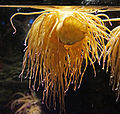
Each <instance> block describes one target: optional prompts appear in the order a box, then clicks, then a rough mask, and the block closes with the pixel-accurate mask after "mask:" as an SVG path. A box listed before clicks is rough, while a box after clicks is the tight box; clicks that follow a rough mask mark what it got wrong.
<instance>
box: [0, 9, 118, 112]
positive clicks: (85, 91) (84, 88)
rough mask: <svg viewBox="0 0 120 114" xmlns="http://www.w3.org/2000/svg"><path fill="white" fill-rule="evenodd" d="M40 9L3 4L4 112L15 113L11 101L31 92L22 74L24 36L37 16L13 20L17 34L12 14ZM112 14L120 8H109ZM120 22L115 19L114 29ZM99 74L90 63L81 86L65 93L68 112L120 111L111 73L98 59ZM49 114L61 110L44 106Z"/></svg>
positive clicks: (0, 91) (0, 108) (0, 107)
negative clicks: (9, 6)
mask: <svg viewBox="0 0 120 114" xmlns="http://www.w3.org/2000/svg"><path fill="white" fill-rule="evenodd" d="M19 11H21V12H29V11H36V10H32V9H21V8H0V114H12V113H13V112H12V111H11V110H10V106H9V105H8V103H9V102H10V101H11V100H12V99H13V97H12V95H13V94H14V93H16V92H24V93H27V92H29V90H28V80H23V82H21V81H20V79H19V78H18V76H19V74H20V72H21V67H22V58H23V55H24V52H23V49H24V48H25V47H24V45H23V44H24V39H25V36H26V34H27V31H28V30H29V28H30V25H31V21H30V20H31V19H34V18H35V17H36V15H35V16H17V17H15V18H14V20H13V22H14V24H15V26H16V28H17V33H16V34H13V28H12V27H11V25H10V21H9V19H10V17H11V16H12V15H13V14H14V13H15V12H19ZM107 14H108V15H109V16H110V17H111V18H112V17H119V14H120V12H108V13H107ZM117 25H119V23H118V22H114V23H113V26H112V27H110V29H112V28H114V27H116V26H117ZM95 66H96V72H97V76H96V77H94V73H93V69H92V67H91V66H88V68H87V70H86V73H85V75H84V79H83V82H82V85H81V88H80V89H79V90H77V91H76V92H74V91H73V87H72V85H71V87H70V89H69V91H68V93H67V94H66V96H65V103H66V112H67V114H120V100H119V101H118V102H116V101H115V100H116V97H115V93H114V92H112V90H111V87H110V86H109V75H110V74H109V73H106V72H105V71H104V70H102V68H101V67H102V66H99V65H98V64H97V63H95ZM37 94H39V93H37ZM42 107H43V110H44V112H45V113H46V114H48V113H49V114H58V111H48V110H47V109H46V108H45V106H42Z"/></svg>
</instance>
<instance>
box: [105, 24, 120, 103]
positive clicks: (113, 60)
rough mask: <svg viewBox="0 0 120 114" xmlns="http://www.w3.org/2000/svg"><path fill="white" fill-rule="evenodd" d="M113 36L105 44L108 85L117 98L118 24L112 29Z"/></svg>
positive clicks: (119, 63) (119, 83) (119, 85)
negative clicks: (109, 71) (109, 69)
mask: <svg viewBox="0 0 120 114" xmlns="http://www.w3.org/2000/svg"><path fill="white" fill-rule="evenodd" d="M112 32H113V34H114V37H112V38H111V39H110V40H109V42H108V43H107V45H106V49H107V53H106V54H107V55H108V60H107V71H108V68H109V66H110V67H111V76H110V85H112V90H115V91H116V93H117V99H116V101H118V99H119V95H120V26H118V27H116V28H114V29H113V30H112Z"/></svg>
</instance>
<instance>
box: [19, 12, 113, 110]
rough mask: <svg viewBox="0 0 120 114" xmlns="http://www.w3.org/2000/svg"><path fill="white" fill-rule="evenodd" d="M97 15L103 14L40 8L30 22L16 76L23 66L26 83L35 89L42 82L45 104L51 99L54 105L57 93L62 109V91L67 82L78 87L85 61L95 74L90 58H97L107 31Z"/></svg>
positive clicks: (63, 93)
mask: <svg viewBox="0 0 120 114" xmlns="http://www.w3.org/2000/svg"><path fill="white" fill-rule="evenodd" d="M23 15H24V13H23ZM100 16H104V17H107V16H106V15H104V14H101V15H100V14H99V15H93V14H89V13H86V12H77V11H70V13H69V12H67V13H65V12H64V11H58V10H56V11H43V12H41V15H40V16H38V17H37V18H36V20H35V21H34V23H33V24H32V26H31V29H30V30H29V32H28V35H27V37H26V40H25V42H26V45H27V47H26V50H25V55H24V58H23V68H22V72H21V74H20V77H22V75H23V73H24V70H25V68H26V66H27V69H28V70H27V75H26V77H28V76H29V87H31V85H33V88H34V89H35V88H37V89H39V87H40V85H41V84H43V85H44V92H43V100H46V103H47V104H48V107H51V105H50V106H49V104H51V99H52V100H53V102H52V104H53V107H56V97H59V103H60V105H61V110H63V109H64V95H65V92H66V91H67V90H68V89H69V86H70V84H71V83H73V84H74V90H76V88H78V87H80V85H81V82H82V78H83V75H84V73H85V71H86V68H87V65H88V63H89V62H90V64H92V67H93V69H94V73H95V74H96V72H95V66H94V62H95V61H98V62H99V60H100V58H99V54H98V52H100V53H101V52H102V54H103V55H104V54H105V44H104V39H109V37H110V35H109V34H108V33H111V31H110V30H109V29H108V28H106V27H105V25H104V23H103V21H102V19H101V18H100ZM107 18H108V17H107ZM73 28H74V29H73ZM73 30H75V31H73ZM72 31H73V32H72ZM74 32H76V35H74ZM107 32H108V33H107ZM111 34H112V33H111ZM71 36H72V37H71ZM84 62H85V65H83V63H84ZM82 68H83V70H81V69H82ZM31 80H32V82H31ZM37 82H38V87H37V86H36V85H37V84H36V83H37Z"/></svg>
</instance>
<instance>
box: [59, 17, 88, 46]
mask: <svg viewBox="0 0 120 114" xmlns="http://www.w3.org/2000/svg"><path fill="white" fill-rule="evenodd" d="M57 29H58V30H57V34H58V37H59V39H60V41H61V42H62V43H64V44H65V45H72V44H75V43H76V42H79V41H81V40H82V39H84V38H85V34H86V32H87V25H86V23H82V22H81V21H80V20H78V19H76V18H75V17H73V16H69V17H66V18H65V19H64V21H63V22H61V23H59V25H58V28H57Z"/></svg>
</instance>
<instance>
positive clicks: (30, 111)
mask: <svg viewBox="0 0 120 114" xmlns="http://www.w3.org/2000/svg"><path fill="white" fill-rule="evenodd" d="M16 95H17V96H18V95H20V96H22V97H20V98H18V99H16V100H14V101H13V102H12V103H11V109H12V110H13V109H15V110H16V112H15V114H41V108H40V106H39V102H40V100H39V99H38V98H37V97H36V96H35V93H32V94H31V95H29V94H28V95H25V94H23V93H20V92H18V93H16V94H15V96H16Z"/></svg>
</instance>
